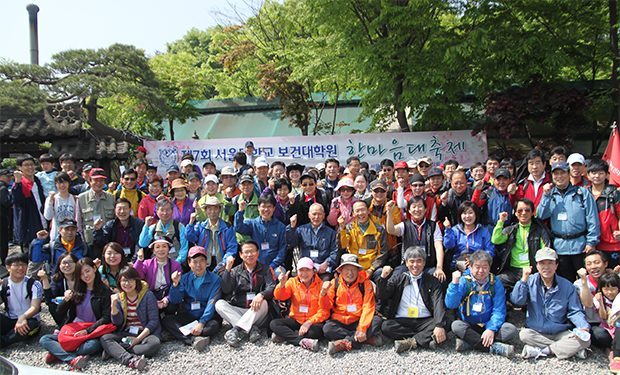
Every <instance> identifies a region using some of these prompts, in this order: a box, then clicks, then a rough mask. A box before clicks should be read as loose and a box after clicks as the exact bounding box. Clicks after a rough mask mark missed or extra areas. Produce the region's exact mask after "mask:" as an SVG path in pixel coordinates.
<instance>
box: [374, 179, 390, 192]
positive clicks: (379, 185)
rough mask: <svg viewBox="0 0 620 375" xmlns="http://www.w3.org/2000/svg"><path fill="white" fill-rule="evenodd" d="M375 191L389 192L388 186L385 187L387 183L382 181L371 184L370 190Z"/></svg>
mask: <svg viewBox="0 0 620 375" xmlns="http://www.w3.org/2000/svg"><path fill="white" fill-rule="evenodd" d="M375 189H383V190H385V191H387V186H386V185H385V182H383V181H382V180H374V181H373V182H371V183H370V190H373V191H374V190H375Z"/></svg>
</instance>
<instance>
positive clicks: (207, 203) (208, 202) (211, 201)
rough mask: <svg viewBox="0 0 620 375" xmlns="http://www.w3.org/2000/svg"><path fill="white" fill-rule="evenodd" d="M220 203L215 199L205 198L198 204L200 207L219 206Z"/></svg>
mask: <svg viewBox="0 0 620 375" xmlns="http://www.w3.org/2000/svg"><path fill="white" fill-rule="evenodd" d="M221 205H222V202H220V201H219V200H218V199H217V198H216V197H207V199H205V200H204V201H203V202H202V203H200V206H201V207H207V206H221Z"/></svg>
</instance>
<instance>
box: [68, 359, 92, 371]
mask: <svg viewBox="0 0 620 375" xmlns="http://www.w3.org/2000/svg"><path fill="white" fill-rule="evenodd" d="M87 364H88V356H86V355H78V356H77V357H75V358H73V359H72V360H71V362H69V366H71V370H73V371H75V370H83V369H84V368H85V367H86V365H87Z"/></svg>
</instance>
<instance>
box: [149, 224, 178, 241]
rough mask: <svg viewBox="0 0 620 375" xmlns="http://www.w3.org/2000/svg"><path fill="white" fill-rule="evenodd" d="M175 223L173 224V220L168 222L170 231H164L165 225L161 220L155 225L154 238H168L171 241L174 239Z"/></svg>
mask: <svg viewBox="0 0 620 375" xmlns="http://www.w3.org/2000/svg"><path fill="white" fill-rule="evenodd" d="M174 234H175V232H174V223H173V222H172V220H170V221H169V222H168V229H167V230H166V229H164V225H163V224H162V222H161V220H159V221H158V222H157V223H156V224H155V229H154V230H153V238H155V237H156V236H168V237H169V238H170V239H172V237H174Z"/></svg>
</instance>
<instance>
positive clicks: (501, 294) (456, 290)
mask: <svg viewBox="0 0 620 375" xmlns="http://www.w3.org/2000/svg"><path fill="white" fill-rule="evenodd" d="M489 278H492V281H491V280H488V281H487V283H486V284H484V285H483V286H482V289H481V290H482V291H483V292H482V293H479V292H478V293H473V294H472V293H471V292H472V291H476V286H477V284H478V283H477V282H476V280H474V278H473V277H471V276H462V277H461V279H460V280H459V283H458V285H457V284H454V283H450V285H448V290H447V291H446V298H445V300H446V307H447V308H448V309H456V308H457V307H458V309H459V316H460V318H461V320H463V321H464V322H467V323H469V324H472V325H474V324H483V325H484V326H485V328H486V329H489V330H491V331H493V332H497V331H499V329H500V328H501V327H502V324H504V322H505V321H506V292H505V290H504V285H502V282H501V281H500V280H499V279H498V278H497V277H495V276H494V275H492V274H491V275H490V276H489ZM491 283H492V284H493V285H492V286H491ZM468 296H470V298H469V300H467V297H468ZM461 302H463V303H461ZM477 303H482V309H481V311H475V310H477V309H476V308H474V305H475V304H477Z"/></svg>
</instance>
